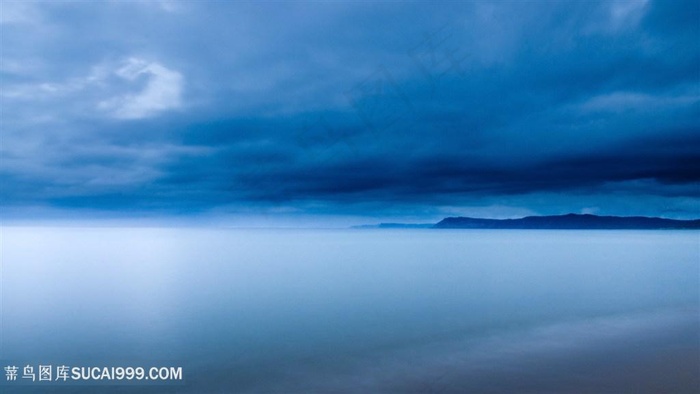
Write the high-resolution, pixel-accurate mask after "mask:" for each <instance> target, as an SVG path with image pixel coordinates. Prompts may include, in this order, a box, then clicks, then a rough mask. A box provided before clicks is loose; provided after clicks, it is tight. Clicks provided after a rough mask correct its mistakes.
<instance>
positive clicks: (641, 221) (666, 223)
mask: <svg viewBox="0 0 700 394" xmlns="http://www.w3.org/2000/svg"><path fill="white" fill-rule="evenodd" d="M353 228H384V229H392V228H394V229H395V228H436V229H450V228H464V229H469V228H471V229H542V230H667V229H668V230H672V229H700V219H696V220H677V219H664V218H656V217H646V216H597V215H579V214H573V213H571V214H568V215H557V216H528V217H524V218H521V219H477V218H469V217H451V218H445V219H443V220H441V221H440V222H438V223H436V224H403V223H382V224H378V225H366V226H355V227H353Z"/></svg>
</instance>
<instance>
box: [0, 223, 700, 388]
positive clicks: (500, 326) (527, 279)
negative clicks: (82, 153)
mask: <svg viewBox="0 0 700 394" xmlns="http://www.w3.org/2000/svg"><path fill="white" fill-rule="evenodd" d="M699 282H700V232H697V231H659V232H656V231H518V230H513V231H509V230H496V231H494V230H491V231H482V230H238V229H236V230H231V229H155V228H48V227H43V228H30V227H4V228H3V238H2V282H1V284H2V332H1V333H2V339H1V340H2V343H1V344H2V348H1V349H0V360H2V363H3V366H5V365H18V366H24V365H34V366H35V368H37V367H38V365H39V364H52V365H68V366H114V365H120V366H182V367H183V372H184V378H185V379H184V381H183V382H180V383H177V384H166V385H162V384H161V385H158V384H154V383H153V382H148V383H147V382H140V383H139V384H134V383H133V382H132V383H130V384H121V385H116V386H115V385H104V384H102V385H96V384H95V383H94V382H93V383H92V384H91V385H88V386H81V385H75V384H72V383H70V382H67V383H63V382H54V383H50V384H49V383H47V382H41V383H36V384H33V385H31V384H28V383H27V382H6V381H5V379H4V375H3V376H2V383H0V391H1V392H5V391H7V390H12V391H17V392H120V393H121V392H125V393H128V392H147V393H161V392H162V393H171V392H172V393H249V392H250V393H257V392H264V393H268V392H273V393H306V392H318V393H326V392H334V393H338V392H340V393H345V392H351V393H354V392H358V393H372V392H377V393H395V392H397V393H398V392H473V393H512V392H523V393H547V392H552V393H554V392H557V393H589V392H599V393H608V392H609V393H620V392H624V393H626V392H629V393H639V392H650V393H652V392H676V393H686V392H687V393H692V392H697V391H698V390H700V336H699V335H700V334H698V333H699V332H700V314H699V313H700V312H699V311H700V293H699V288H700V284H699ZM3 390H5V391H3ZM8 392H10V391H8Z"/></svg>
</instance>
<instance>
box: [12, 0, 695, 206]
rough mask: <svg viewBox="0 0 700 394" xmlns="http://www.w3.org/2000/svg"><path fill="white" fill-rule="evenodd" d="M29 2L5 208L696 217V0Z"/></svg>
mask: <svg viewBox="0 0 700 394" xmlns="http://www.w3.org/2000/svg"><path fill="white" fill-rule="evenodd" d="M28 4H29V5H28V6H25V7H26V10H31V11H32V12H27V11H26V10H25V12H24V13H22V14H21V15H25V16H26V17H24V19H22V18H21V17H18V16H13V15H19V14H17V13H15V14H13V13H12V12H9V13H6V14H7V15H9V16H6V17H5V20H3V33H5V36H4V37H5V38H4V40H5V43H6V45H5V46H6V47H9V48H10V49H9V50H7V51H6V53H7V55H6V56H4V59H3V60H4V62H3V70H2V78H3V81H5V82H4V86H6V87H7V88H6V89H5V93H3V95H4V97H3V100H4V101H3V102H4V105H5V107H6V110H5V113H10V114H11V115H9V116H6V117H4V119H3V125H4V128H3V129H4V131H3V134H4V135H3V137H4V140H5V142H4V145H3V158H4V161H3V174H2V176H3V180H4V181H3V182H4V184H5V185H8V186H7V187H5V188H4V189H5V190H4V192H3V200H4V203H5V204H6V205H10V206H21V205H23V204H26V205H36V206H41V205H48V206H54V207H60V208H66V207H67V208H70V209H73V208H91V209H108V210H120V211H124V212H127V211H130V210H151V211H152V210H155V211H159V210H160V211H164V212H202V211H207V210H211V209H215V210H216V209H221V208H222V207H223V209H232V210H236V209H240V208H241V207H287V208H290V209H296V210H298V211H299V212H301V213H304V212H311V213H319V212H325V213H343V212H349V211H352V212H353V213H357V212H358V210H359V211H361V210H362V209H363V208H361V207H366V206H372V207H373V208H372V209H373V210H374V211H375V212H376V211H381V209H382V207H384V209H387V210H389V209H396V207H401V206H405V212H409V213H410V212H419V211H420V212H422V211H426V210H427V211H429V210H430V209H431V208H430V207H435V206H450V207H456V206H469V205H470V204H479V205H484V204H501V202H502V201H507V204H510V205H516V206H518V207H521V208H524V209H528V208H531V209H539V208H537V207H536V205H537V204H534V203H533V201H535V200H537V199H540V198H542V197H541V196H543V195H547V196H548V197H547V198H549V199H550V205H552V206H557V207H562V208H561V209H562V210H576V209H580V208H582V207H584V205H583V204H584V203H583V202H581V201H582V200H581V201H579V200H580V199H581V196H582V195H591V196H593V195H595V196H597V197H595V198H592V200H594V203H595V204H598V205H605V195H606V193H609V195H611V196H612V195H614V194H616V193H617V194H620V193H622V194H625V193H627V194H625V195H627V196H629V197H630V198H637V199H638V200H639V201H653V203H652V202H650V203H649V204H650V205H648V206H647V207H645V208H644V209H643V210H644V213H647V214H660V213H662V212H665V211H664V209H665V210H666V211H668V210H673V209H678V210H686V213H687V214H688V215H691V216H692V215H695V214H697V213H696V212H687V209H688V206H696V205H697V204H695V203H693V202H692V201H694V200H696V199H697V198H698V195H699V194H700V193H699V192H698V188H699V187H700V175H699V174H700V168H699V167H698V164H697V163H700V153H699V152H700V137H698V136H699V135H700V130H698V125H700V107H699V104H698V99H699V98H700V95H699V94H698V89H699V81H700V75H699V73H700V71H699V70H700V46H699V45H698V43H697V37H698V36H700V31H699V30H698V29H699V27H698V26H699V25H700V16H699V15H700V12H699V8H700V6H699V5H698V3H697V2H693V1H690V2H674V3H671V2H645V1H638V2H634V1H632V2H627V1H620V2H585V3H583V2H572V3H565V2H555V3H552V2H541V3H539V2H535V3H522V4H521V3H515V2H513V3H504V2H492V3H489V2H471V3H470V2H465V3H456V2H447V3H441V4H439V5H436V6H433V5H429V4H427V3H407V4H403V5H400V6H399V5H396V4H393V3H380V4H374V5H370V4H365V3H333V4H323V5H318V6H313V7H312V6H311V5H310V4H293V5H291V4H285V3H274V4H273V3H270V4H264V5H254V4H253V3H236V4H235V5H234V4H225V3H211V7H200V6H199V5H198V3H191V2H189V3H187V2H186V3H179V2H158V3H156V2H144V3H129V4H119V3H104V4H100V5H83V6H81V5H75V4H74V5H51V6H47V7H38V6H37V5H36V4H32V3H28ZM27 15H28V16H27ZM115 15H116V16H121V18H113V16H115ZM300 20H304V21H306V22H305V23H298V22H296V21H300ZM147 21H148V22H149V23H146V22H147ZM82 31H92V32H93V34H90V35H89V36H84V34H82V33H80V32H82ZM56 32H61V33H62V34H59V35H57V34H55V33H56ZM30 43H31V44H32V45H29V44H30ZM49 47H50V48H53V49H49ZM56 47H60V48H61V49H62V51H58V50H56ZM42 48H44V49H46V51H44V52H43V53H42V52H41V51H42ZM20 64H22V65H26V66H24V67H20V66H18V65H20ZM538 196H540V197H538ZM552 196H555V197H552ZM664 198H665V199H667V200H663V199H664ZM660 199H661V200H660ZM538 201H539V200H538ZM660 201H661V202H662V203H663V204H664V205H665V208H663V209H661V207H657V206H654V205H651V204H659V202H660ZM688 201H691V202H690V203H688ZM679 204H680V205H679ZM310 206H313V207H315V208H313V209H311V208H309V207H310ZM226 207H228V208H226ZM353 207H354V208H353ZM358 207H359V208H358ZM674 207H676V208H674ZM610 209H611V210H614V209H616V208H615V207H612V206H611V208H610ZM360 213H362V212H360ZM367 213H368V214H372V215H373V214H374V213H371V212H369V211H368V212H367ZM611 213H614V212H611Z"/></svg>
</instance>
